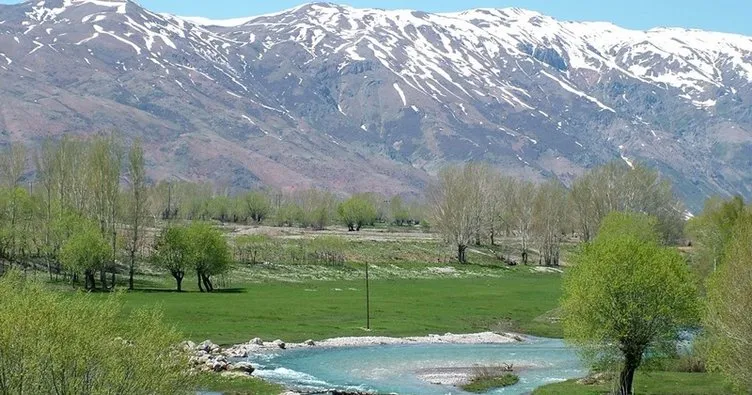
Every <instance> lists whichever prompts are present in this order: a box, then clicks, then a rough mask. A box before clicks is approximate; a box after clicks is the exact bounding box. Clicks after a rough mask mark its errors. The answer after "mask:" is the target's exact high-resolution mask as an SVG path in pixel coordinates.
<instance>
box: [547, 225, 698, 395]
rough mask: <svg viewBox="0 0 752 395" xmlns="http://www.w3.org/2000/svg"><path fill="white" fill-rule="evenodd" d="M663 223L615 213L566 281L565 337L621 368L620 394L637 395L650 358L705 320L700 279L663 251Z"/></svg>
mask: <svg viewBox="0 0 752 395" xmlns="http://www.w3.org/2000/svg"><path fill="white" fill-rule="evenodd" d="M656 222H657V221H656V220H655V219H653V218H650V217H647V216H644V215H641V214H626V213H619V212H614V213H611V214H609V215H608V216H606V218H605V219H604V220H603V224H602V226H601V228H600V231H599V233H598V236H597V237H596V238H595V240H594V241H593V242H592V243H589V244H586V245H585V246H583V247H582V249H581V250H580V251H579V253H577V254H576V257H575V259H574V265H573V267H572V268H571V269H570V270H569V271H568V272H567V274H566V277H565V283H564V298H563V303H562V307H563V310H564V335H565V338H566V339H567V340H568V341H570V342H572V343H573V344H575V345H576V346H578V347H579V348H580V349H581V350H582V351H583V355H584V356H585V357H586V358H587V359H589V360H590V361H592V362H598V363H599V364H604V365H606V366H611V367H613V368H615V369H618V370H619V371H620V374H619V383H618V388H619V389H618V394H620V395H631V394H632V381H633V379H634V374H635V372H636V371H637V369H638V368H639V367H640V365H641V364H642V360H643V357H644V356H645V355H646V353H649V352H651V351H655V350H667V349H669V348H670V347H673V346H674V345H675V339H676V336H677V333H678V331H679V330H680V329H681V328H683V327H685V326H689V325H693V324H695V323H696V322H697V321H698V320H699V306H698V302H697V291H696V288H695V285H694V284H695V282H694V281H693V279H692V276H691V273H690V272H689V269H688V267H687V264H686V262H685V261H684V259H683V258H682V256H681V255H680V254H679V252H677V251H676V250H675V249H672V248H665V247H661V246H660V244H659V242H658V240H659V234H658V232H657V231H656V229H655V227H656Z"/></svg>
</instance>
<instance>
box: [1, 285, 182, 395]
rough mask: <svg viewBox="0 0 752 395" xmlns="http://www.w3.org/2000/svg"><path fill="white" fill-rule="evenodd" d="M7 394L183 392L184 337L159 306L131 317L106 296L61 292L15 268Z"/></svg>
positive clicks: (7, 305)
mask: <svg viewBox="0 0 752 395" xmlns="http://www.w3.org/2000/svg"><path fill="white" fill-rule="evenodd" d="M0 300H2V303H3V308H2V309H1V310H0V393H4V394H9V393H18V394H20V393H29V394H55V393H57V394H107V393H112V394H124V395H125V394H134V395H135V394H176V393H185V391H186V390H189V389H192V388H191V380H190V376H189V375H188V373H187V371H186V369H185V368H186V367H187V366H188V365H187V356H186V355H185V354H184V352H183V351H180V350H179V349H178V347H176V346H175V345H176V344H177V343H178V341H179V340H180V339H179V335H178V333H177V332H175V331H174V330H173V329H171V328H169V327H167V326H166V325H165V324H164V323H163V322H162V318H161V315H160V313H159V312H157V311H154V310H140V311H136V312H134V313H132V314H131V315H130V317H129V318H128V319H127V320H126V321H122V319H121V314H120V313H121V309H122V308H121V304H120V303H119V301H118V296H117V295H113V296H111V297H109V298H108V299H106V300H105V301H104V302H102V301H101V300H95V299H93V297H92V296H90V295H87V294H83V293H76V294H73V295H62V294H56V293H53V292H51V291H48V290H45V289H44V288H42V286H41V285H40V284H38V283H35V282H31V281H27V280H25V279H24V278H22V277H21V275H20V274H18V273H15V272H11V273H8V274H6V275H5V276H4V277H3V278H0Z"/></svg>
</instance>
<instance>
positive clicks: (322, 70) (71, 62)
mask: <svg viewBox="0 0 752 395" xmlns="http://www.w3.org/2000/svg"><path fill="white" fill-rule="evenodd" d="M0 100H2V103H3V112H2V114H0V115H2V116H0V144H4V143H6V142H7V140H8V139H9V138H10V137H9V136H14V138H18V136H22V137H24V138H26V136H27V135H29V137H28V140H29V141H39V140H40V139H41V137H40V136H43V135H47V134H60V133H79V132H80V133H94V132H97V131H100V130H103V129H111V128H113V127H115V128H118V129H120V130H123V131H124V133H126V134H128V135H129V136H130V135H141V136H143V137H146V138H145V140H146V141H150V142H151V144H152V145H153V146H154V147H155V152H153V153H152V154H153V155H157V156H158V157H159V158H160V161H158V162H159V163H160V164H159V165H157V166H158V167H159V168H158V169H154V170H153V171H155V172H157V173H158V174H157V175H158V176H159V175H162V176H165V175H170V176H176V177H181V178H189V179H212V180H215V179H221V180H223V182H227V184H228V185H233V186H244V187H247V186H249V185H256V184H257V183H264V184H269V185H275V186H279V187H300V186H304V187H305V186H322V187H326V188H332V189H342V188H343V186H347V189H348V191H356V190H359V191H363V190H378V191H385V192H387V193H400V192H405V191H415V190H417V189H419V186H420V185H422V184H423V183H425V181H426V177H427V173H428V172H432V171H434V170H436V169H438V168H439V167H441V166H442V165H443V164H445V163H447V162H452V161H466V160H485V161H489V162H492V163H494V164H496V165H497V166H499V167H500V168H503V169H504V170H505V171H506V172H508V173H510V174H518V175H521V176H526V177H532V178H537V179H542V178H544V177H557V178H559V179H561V180H562V181H564V182H567V181H568V180H571V179H572V178H573V177H574V176H576V175H577V174H579V173H580V172H582V171H583V169H585V168H587V167H589V166H592V165H594V164H599V163H603V162H605V161H608V160H612V159H616V160H623V161H624V162H625V163H628V164H631V163H634V162H635V161H645V162H648V163H649V164H651V165H654V166H655V167H657V168H659V169H661V170H662V171H663V172H664V174H667V175H669V176H670V177H672V179H673V180H674V181H675V183H676V185H677V188H678V189H679V190H680V191H679V192H680V193H681V194H682V195H683V196H685V197H686V198H687V200H688V201H690V202H691V203H692V204H691V206H692V207H693V208H695V209H696V208H697V207H698V206H699V204H700V202H701V201H702V200H703V199H704V197H705V196H706V195H708V194H711V193H717V192H720V193H737V192H739V193H742V194H744V195H746V196H752V187H749V185H752V175H750V174H748V173H749V172H748V169H749V167H750V166H751V165H752V164H750V162H749V159H748V158H749V157H750V154H751V153H752V111H750V106H749V104H748V103H750V102H752V39H751V38H750V37H744V36H740V35H733V34H725V33H714V32H704V31H699V30H692V29H679V28H657V29H651V30H648V31H637V30H629V29H624V28H621V27H619V26H616V25H614V24H611V23H607V22H572V21H559V20H557V19H555V18H552V17H549V16H546V15H542V14H540V13H538V12H534V11H530V10H525V9H520V8H500V9H474V10H468V11H463V12H455V13H438V14H437V13H426V12H420V11H413V10H382V9H358V8H353V7H349V6H344V5H337V4H332V3H309V4H304V5H301V6H298V7H295V8H292V9H289V10H285V11H282V12H279V13H274V14H269V15H260V16H254V17H248V18H238V19H232V20H224V21H214V20H209V19H204V18H188V17H178V16H174V15H169V14H157V13H154V12H151V11H149V10H148V9H144V8H142V7H141V6H139V5H138V4H136V3H134V2H131V1H126V0H120V1H117V0H109V1H107V0H54V1H53V0H45V1H36V2H27V3H23V4H16V5H2V6H0Z"/></svg>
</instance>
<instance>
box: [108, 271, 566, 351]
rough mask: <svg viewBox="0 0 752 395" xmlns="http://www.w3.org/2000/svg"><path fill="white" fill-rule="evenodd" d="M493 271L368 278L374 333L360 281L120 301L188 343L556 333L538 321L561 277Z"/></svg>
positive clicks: (150, 294)
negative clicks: (158, 318) (152, 315)
mask: <svg viewBox="0 0 752 395" xmlns="http://www.w3.org/2000/svg"><path fill="white" fill-rule="evenodd" d="M498 270H499V275H498V277H493V278H482V277H477V278H434V279H393V280H374V281H371V327H372V331H371V332H366V331H365V330H364V329H363V328H364V327H365V325H366V310H365V281H363V280H358V281H354V280H339V281H306V282H302V283H292V282H284V283H259V284H246V285H242V286H239V287H236V288H233V289H228V290H224V291H221V292H217V293H213V294H202V293H198V292H195V291H189V292H183V293H175V292H171V291H167V290H154V291H136V292H131V293H127V294H124V295H123V299H124V303H125V306H126V310H128V309H129V308H136V307H139V306H150V305H158V306H160V307H161V308H162V310H163V311H164V314H165V318H166V320H167V321H168V322H171V323H172V324H174V325H175V326H176V327H177V328H178V329H179V330H180V331H181V332H182V333H183V334H184V335H185V336H186V337H187V338H190V339H192V340H196V341H201V340H205V339H211V340H213V341H215V342H217V343H221V344H230V343H241V342H247V341H248V340H250V339H251V338H254V337H261V338H263V339H270V340H273V339H276V338H281V339H283V340H285V341H303V340H306V339H309V338H311V339H323V338H328V337H335V336H351V335H390V336H407V335H427V334H431V333H442V334H443V333H446V332H454V333H463V332H474V331H484V330H489V329H503V330H510V331H519V332H523V333H529V334H534V335H540V336H561V328H560V326H559V325H558V324H556V323H552V322H550V321H546V320H542V321H536V318H538V317H540V316H542V315H544V314H545V313H547V312H549V311H551V310H552V309H554V308H556V306H557V305H558V301H559V297H560V292H561V289H560V282H561V275H559V274H543V273H531V272H530V269H529V268H517V269H498ZM186 285H190V286H189V287H187V288H189V289H192V288H191V287H195V285H193V284H190V283H188V284H186Z"/></svg>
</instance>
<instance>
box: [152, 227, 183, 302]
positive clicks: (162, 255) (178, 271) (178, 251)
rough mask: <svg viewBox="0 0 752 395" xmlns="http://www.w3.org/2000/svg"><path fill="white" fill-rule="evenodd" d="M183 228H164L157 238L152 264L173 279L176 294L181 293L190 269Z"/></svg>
mask: <svg viewBox="0 0 752 395" xmlns="http://www.w3.org/2000/svg"><path fill="white" fill-rule="evenodd" d="M186 233H187V232H186V228H184V227H171V226H170V227H166V228H164V229H162V232H161V233H160V234H159V236H157V239H156V241H155V244H154V253H153V254H152V257H151V259H152V262H153V263H154V265H155V266H156V267H158V268H160V269H163V270H167V271H168V272H169V273H170V274H171V275H172V277H173V278H174V279H175V282H176V287H177V290H178V292H179V291H182V282H183V278H185V274H186V272H187V271H188V270H190V269H191V264H192V262H191V260H190V253H191V252H190V250H191V246H190V245H189V240H188V237H187V235H186Z"/></svg>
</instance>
